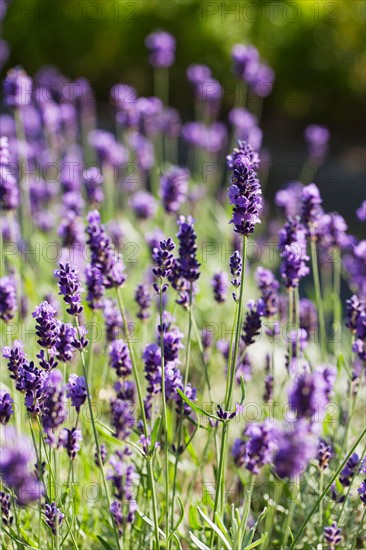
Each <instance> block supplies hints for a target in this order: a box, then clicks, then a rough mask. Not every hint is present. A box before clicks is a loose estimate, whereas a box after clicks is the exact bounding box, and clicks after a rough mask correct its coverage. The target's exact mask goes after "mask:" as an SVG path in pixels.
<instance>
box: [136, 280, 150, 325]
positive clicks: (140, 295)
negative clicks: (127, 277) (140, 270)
mask: <svg viewBox="0 0 366 550" xmlns="http://www.w3.org/2000/svg"><path fill="white" fill-rule="evenodd" d="M151 300H152V299H151V296H150V293H149V289H148V287H147V286H146V285H144V284H139V285H138V286H137V287H136V290H135V302H136V303H137V305H138V306H139V311H138V313H137V317H138V318H139V319H141V320H142V321H145V320H146V319H148V318H149V317H150V311H149V310H150V306H151Z"/></svg>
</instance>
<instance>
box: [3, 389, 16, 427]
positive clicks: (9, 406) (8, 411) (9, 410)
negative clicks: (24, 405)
mask: <svg viewBox="0 0 366 550" xmlns="http://www.w3.org/2000/svg"><path fill="white" fill-rule="evenodd" d="M13 414H14V410H13V400H12V398H11V397H10V395H9V394H8V392H6V391H5V390H0V424H7V423H8V422H9V420H10V417H11V416H12V415H13Z"/></svg>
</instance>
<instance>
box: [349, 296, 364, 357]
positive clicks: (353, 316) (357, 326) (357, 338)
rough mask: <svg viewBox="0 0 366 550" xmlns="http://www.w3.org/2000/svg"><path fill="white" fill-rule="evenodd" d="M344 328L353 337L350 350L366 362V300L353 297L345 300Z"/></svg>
mask: <svg viewBox="0 0 366 550" xmlns="http://www.w3.org/2000/svg"><path fill="white" fill-rule="evenodd" d="M346 327H348V328H349V329H350V330H351V332H352V334H353V335H354V343H353V346H352V350H353V351H354V352H356V353H357V355H358V356H359V358H360V359H361V361H366V300H364V299H359V298H358V297H357V296H356V295H353V296H352V297H351V298H350V299H349V300H347V317H346Z"/></svg>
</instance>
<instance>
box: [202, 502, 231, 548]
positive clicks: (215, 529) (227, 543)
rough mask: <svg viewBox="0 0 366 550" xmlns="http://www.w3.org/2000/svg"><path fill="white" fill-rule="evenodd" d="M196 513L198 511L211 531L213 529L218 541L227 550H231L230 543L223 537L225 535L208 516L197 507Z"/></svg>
mask: <svg viewBox="0 0 366 550" xmlns="http://www.w3.org/2000/svg"><path fill="white" fill-rule="evenodd" d="M197 511H198V513H199V515H200V516H201V517H202V518H203V519H204V520H205V521H206V522H207V523H208V524H209V526H210V527H211V529H213V530H214V531H215V533H216V534H217V535H218V536H219V537H220V539H221V540H222V542H223V543H224V545H225V546H226V548H227V550H232V548H231V544H230V542H229V541H228V540H227V538H226V537H225V535H224V533H223V532H222V531H221V529H219V527H218V526H217V525H216V524H215V523H213V521H211V520H210V518H209V517H208V516H206V514H204V513H203V512H202V510H201V508H199V507H197Z"/></svg>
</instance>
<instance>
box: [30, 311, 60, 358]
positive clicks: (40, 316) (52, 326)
mask: <svg viewBox="0 0 366 550" xmlns="http://www.w3.org/2000/svg"><path fill="white" fill-rule="evenodd" d="M55 315H56V310H55V308H54V307H53V306H51V304H49V303H48V302H46V301H44V302H42V303H41V304H40V305H39V306H38V307H37V309H36V310H35V311H34V312H33V313H32V317H34V318H35V319H36V335H37V336H38V340H37V342H38V344H39V345H40V346H42V347H43V348H47V349H51V348H52V347H53V346H54V345H55V344H56V341H57V337H58V332H59V324H58V322H57V319H56V317H55Z"/></svg>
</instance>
